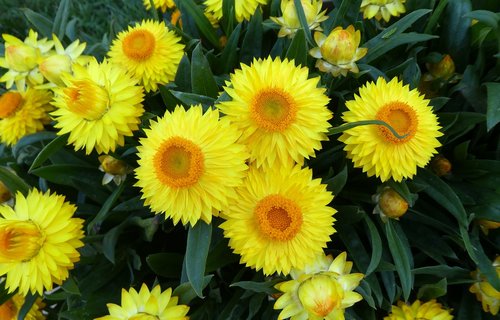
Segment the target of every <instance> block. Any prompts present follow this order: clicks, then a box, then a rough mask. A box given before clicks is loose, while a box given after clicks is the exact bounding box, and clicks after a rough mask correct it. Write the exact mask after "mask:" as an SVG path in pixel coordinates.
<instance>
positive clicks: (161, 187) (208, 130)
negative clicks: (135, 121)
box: [135, 105, 248, 225]
mask: <svg viewBox="0 0 500 320" xmlns="http://www.w3.org/2000/svg"><path fill="white" fill-rule="evenodd" d="M144 131H145V133H146V138H141V139H140V144H141V145H140V146H139V147H137V150H138V151H139V153H138V156H139V161H138V164H139V167H138V168H137V169H136V170H135V174H136V178H137V183H136V186H138V187H140V188H141V191H142V198H143V199H145V201H144V203H145V204H146V205H148V206H149V207H150V208H151V210H152V211H153V212H155V213H165V216H166V217H167V218H172V220H173V222H174V224H177V223H178V222H179V221H182V224H184V225H187V224H191V225H194V224H196V223H197V222H198V220H200V219H201V220H203V221H205V222H206V223H210V222H211V221H212V212H213V211H221V210H223V209H224V208H226V207H227V206H228V201H230V199H233V198H236V197H237V195H236V191H235V188H236V187H238V186H240V185H241V184H242V182H243V178H244V176H245V174H246V170H247V165H246V164H245V161H246V159H247V158H248V153H247V151H246V148H245V146H244V145H241V144H239V143H237V140H238V138H239V136H240V134H241V133H240V132H238V131H237V130H236V128H235V127H233V126H232V125H231V124H230V122H229V119H228V118H227V117H222V118H220V117H219V112H218V110H211V109H209V110H207V111H206V112H205V113H203V109H202V107H201V105H198V106H192V107H191V108H189V109H188V110H184V108H183V107H180V106H177V107H176V108H175V110H174V111H173V112H172V113H170V112H167V113H165V115H164V116H163V117H161V118H159V119H158V120H157V121H151V127H150V129H146V130H144Z"/></svg>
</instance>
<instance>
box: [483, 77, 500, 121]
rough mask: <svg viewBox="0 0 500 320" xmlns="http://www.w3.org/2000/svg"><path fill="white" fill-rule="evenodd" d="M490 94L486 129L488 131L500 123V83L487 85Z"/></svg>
mask: <svg viewBox="0 0 500 320" xmlns="http://www.w3.org/2000/svg"><path fill="white" fill-rule="evenodd" d="M485 85H486V92H487V94H488V99H487V101H488V109H487V111H486V127H487V128H488V131H490V130H491V129H493V127H494V126H496V125H497V123H498V122H500V83H498V82H488V83H485Z"/></svg>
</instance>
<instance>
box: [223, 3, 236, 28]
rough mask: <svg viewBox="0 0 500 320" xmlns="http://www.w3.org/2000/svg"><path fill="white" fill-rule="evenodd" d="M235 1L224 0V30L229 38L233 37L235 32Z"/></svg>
mask: <svg viewBox="0 0 500 320" xmlns="http://www.w3.org/2000/svg"><path fill="white" fill-rule="evenodd" d="M234 1H235V0H223V2H222V17H223V19H222V20H223V21H222V28H223V29H224V33H225V34H226V35H227V36H228V37H231V36H232V33H233V31H234V23H235V16H234V10H235V9H234V8H235V6H234Z"/></svg>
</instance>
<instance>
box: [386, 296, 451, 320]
mask: <svg viewBox="0 0 500 320" xmlns="http://www.w3.org/2000/svg"><path fill="white" fill-rule="evenodd" d="M451 319H453V316H452V315H451V310H449V309H445V308H443V306H442V305H441V304H440V303H438V302H436V300H435V299H433V300H430V301H427V302H425V303H422V302H421V301H420V300H416V301H415V302H413V303H412V304H411V305H408V304H405V303H404V302H403V301H399V302H398V305H397V306H392V310H391V313H390V314H389V315H388V316H387V317H384V320H451Z"/></svg>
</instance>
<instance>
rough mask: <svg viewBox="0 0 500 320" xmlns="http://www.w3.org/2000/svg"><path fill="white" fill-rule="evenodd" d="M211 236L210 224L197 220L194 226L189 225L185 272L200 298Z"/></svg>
mask: <svg viewBox="0 0 500 320" xmlns="http://www.w3.org/2000/svg"><path fill="white" fill-rule="evenodd" d="M211 237H212V225H211V224H206V223H205V222H203V221H198V222H197V223H196V224H195V226H194V227H191V226H190V227H189V231H188V237H187V247H186V256H185V259H186V273H187V278H188V280H189V282H190V283H191V285H192V286H193V290H194V291H195V292H196V295H197V296H198V297H200V298H203V279H204V277H205V266H206V264H207V256H208V250H209V248H210V239H211Z"/></svg>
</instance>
